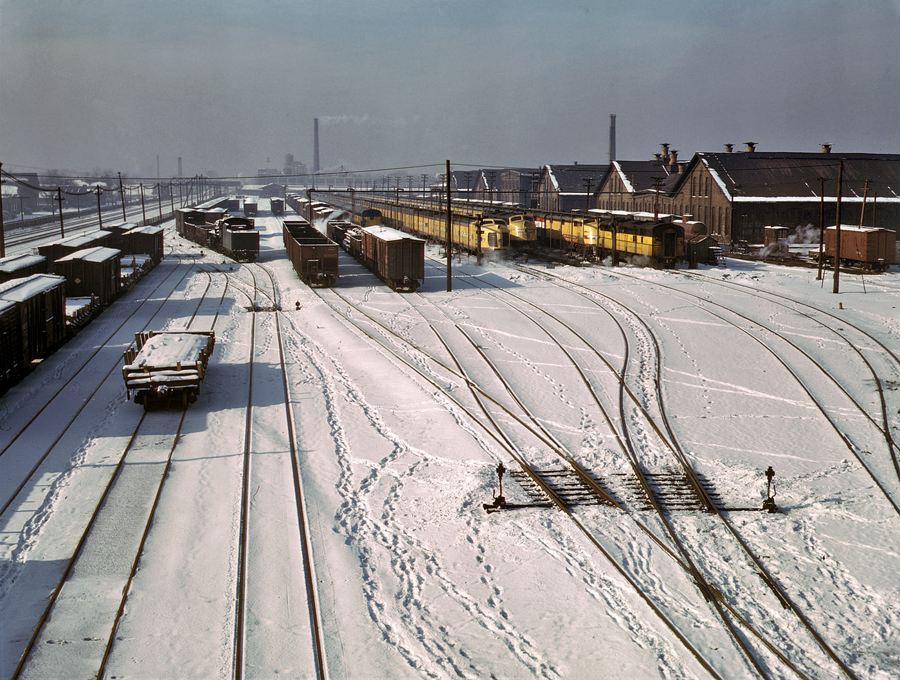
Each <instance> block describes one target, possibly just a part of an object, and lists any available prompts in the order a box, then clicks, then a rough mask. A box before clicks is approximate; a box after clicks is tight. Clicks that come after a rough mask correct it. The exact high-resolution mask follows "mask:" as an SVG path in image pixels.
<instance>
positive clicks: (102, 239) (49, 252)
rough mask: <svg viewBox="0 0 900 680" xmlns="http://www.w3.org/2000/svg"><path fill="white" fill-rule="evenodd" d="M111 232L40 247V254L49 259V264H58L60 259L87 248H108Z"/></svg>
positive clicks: (70, 238) (101, 232) (68, 239)
mask: <svg viewBox="0 0 900 680" xmlns="http://www.w3.org/2000/svg"><path fill="white" fill-rule="evenodd" d="M109 238H110V232H108V231H99V230H98V231H95V232H92V233H90V234H80V235H78V236H71V237H69V238H64V239H62V240H60V241H55V242H54V243H47V244H45V245H42V246H38V252H39V253H40V254H41V255H43V256H44V257H46V258H47V260H48V261H49V262H56V261H57V260H58V259H59V258H61V257H65V256H66V255H70V254H71V253H74V252H77V251H79V250H84V249H85V248H97V247H101V246H102V247H106V246H108V245H109Z"/></svg>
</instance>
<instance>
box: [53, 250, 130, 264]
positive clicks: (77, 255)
mask: <svg viewBox="0 0 900 680" xmlns="http://www.w3.org/2000/svg"><path fill="white" fill-rule="evenodd" d="M121 254H122V251H121V250H118V249H116V248H104V247H103V246H97V247H95V248H84V249H82V250H76V251H75V252H73V253H69V254H68V255H65V256H64V257H61V258H59V259H58V260H57V262H67V261H69V260H84V261H85V262H106V261H107V260H111V259H113V258H114V257H118V256H119V255H121Z"/></svg>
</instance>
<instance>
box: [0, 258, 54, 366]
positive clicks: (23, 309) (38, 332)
mask: <svg viewBox="0 0 900 680" xmlns="http://www.w3.org/2000/svg"><path fill="white" fill-rule="evenodd" d="M0 301H5V302H12V303H13V304H15V306H16V308H17V309H18V313H19V331H20V333H21V341H22V355H23V363H24V364H25V366H26V367H27V366H28V364H30V363H31V362H32V361H34V360H35V359H43V358H44V357H46V356H47V355H49V354H50V353H51V352H52V351H53V350H55V349H56V348H57V347H58V346H59V345H61V344H62V343H63V341H64V340H65V339H66V279H65V278H64V277H62V276H53V275H52V274H34V275H32V276H28V277H26V278H24V279H16V280H14V281H9V282H8V283H5V284H0Z"/></svg>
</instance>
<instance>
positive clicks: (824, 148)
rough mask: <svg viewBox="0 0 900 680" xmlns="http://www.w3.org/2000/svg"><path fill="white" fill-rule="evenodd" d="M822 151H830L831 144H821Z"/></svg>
mask: <svg viewBox="0 0 900 680" xmlns="http://www.w3.org/2000/svg"><path fill="white" fill-rule="evenodd" d="M822 153H831V144H823V145H822Z"/></svg>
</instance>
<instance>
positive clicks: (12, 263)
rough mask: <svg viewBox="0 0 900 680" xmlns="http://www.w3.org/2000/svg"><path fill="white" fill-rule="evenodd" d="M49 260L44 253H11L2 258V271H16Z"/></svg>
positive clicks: (0, 269)
mask: <svg viewBox="0 0 900 680" xmlns="http://www.w3.org/2000/svg"><path fill="white" fill-rule="evenodd" d="M46 260H47V258H46V257H44V256H43V255H10V256H9V257H4V258H3V259H2V260H0V272H10V273H11V272H15V271H18V270H20V269H25V267H31V266H34V265H36V264H40V263H41V262H45V261H46Z"/></svg>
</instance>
